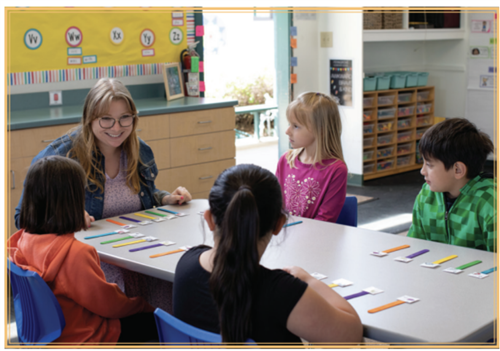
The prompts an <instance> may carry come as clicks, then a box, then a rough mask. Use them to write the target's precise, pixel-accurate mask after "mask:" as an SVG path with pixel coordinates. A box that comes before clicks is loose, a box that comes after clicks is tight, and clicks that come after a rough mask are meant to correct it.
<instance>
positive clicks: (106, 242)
mask: <svg viewBox="0 0 500 351" xmlns="http://www.w3.org/2000/svg"><path fill="white" fill-rule="evenodd" d="M132 238H133V236H126V237H124V238H118V239H113V240H108V241H103V242H102V243H101V245H102V244H109V243H114V242H117V241H121V240H126V239H132Z"/></svg>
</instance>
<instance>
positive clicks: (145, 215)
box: [134, 213, 156, 219]
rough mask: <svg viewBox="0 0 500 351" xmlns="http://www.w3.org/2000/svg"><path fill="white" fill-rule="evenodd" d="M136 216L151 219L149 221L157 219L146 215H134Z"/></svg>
mask: <svg viewBox="0 0 500 351" xmlns="http://www.w3.org/2000/svg"><path fill="white" fill-rule="evenodd" d="M134 214H135V215H136V216H139V217H144V218H149V219H156V217H151V216H146V215H145V214H142V213H134Z"/></svg>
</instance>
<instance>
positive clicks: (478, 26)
mask: <svg viewBox="0 0 500 351" xmlns="http://www.w3.org/2000/svg"><path fill="white" fill-rule="evenodd" d="M470 31H471V32H472V33H489V32H490V31H491V20H472V21H471V22H470Z"/></svg>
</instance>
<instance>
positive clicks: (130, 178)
mask: <svg viewBox="0 0 500 351" xmlns="http://www.w3.org/2000/svg"><path fill="white" fill-rule="evenodd" d="M112 101H124V102H125V104H126V105H127V107H128V110H129V112H130V113H131V114H133V115H137V109H136V107H135V104H134V101H133V100H132V96H131V95H130V92H129V91H128V89H127V88H126V87H125V86H124V85H123V83H122V82H120V81H119V80H116V79H111V78H101V79H99V81H98V82H97V83H96V85H94V87H93V88H92V89H90V91H89V93H88V94H87V97H86V98H85V104H84V106H83V116H82V121H81V122H80V124H79V125H78V126H77V127H76V128H73V129H71V130H70V131H69V132H68V134H71V133H73V132H74V131H76V132H77V133H76V137H74V138H73V147H72V148H71V149H70V150H69V151H68V153H67V155H66V156H68V157H71V158H74V159H77V160H78V162H79V163H80V164H81V165H82V167H83V170H84V171H85V174H86V176H87V179H88V180H89V181H90V182H91V183H94V184H95V185H96V186H97V187H98V188H99V189H100V190H101V191H104V183H103V182H101V181H100V180H99V176H101V179H103V180H104V182H105V181H106V176H105V174H104V170H102V169H100V164H101V159H102V157H103V155H102V154H101V152H100V151H99V149H98V148H97V144H96V137H95V135H94V133H93V132H92V122H93V121H95V120H96V119H97V118H99V117H101V116H103V115H104V114H106V113H108V111H109V107H110V105H111V102H112ZM137 123H138V119H137V118H134V122H133V124H132V132H131V133H130V135H129V137H128V138H127V139H126V140H125V141H124V142H123V144H122V149H123V150H124V151H125V154H126V156H127V176H126V179H127V185H128V187H129V188H130V189H131V190H132V191H134V193H136V194H137V193H139V190H140V178H139V173H138V172H137V165H138V163H139V162H141V160H140V158H139V138H138V137H137V133H136V128H137ZM141 163H142V162H141Z"/></svg>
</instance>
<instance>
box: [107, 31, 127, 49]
mask: <svg viewBox="0 0 500 351" xmlns="http://www.w3.org/2000/svg"><path fill="white" fill-rule="evenodd" d="M109 37H110V39H111V42H112V43H113V44H115V45H120V44H121V43H122V42H123V39H124V37H125V36H124V34H123V30H121V28H119V27H115V28H113V29H111V32H109Z"/></svg>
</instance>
